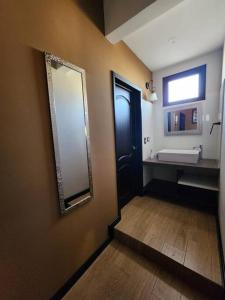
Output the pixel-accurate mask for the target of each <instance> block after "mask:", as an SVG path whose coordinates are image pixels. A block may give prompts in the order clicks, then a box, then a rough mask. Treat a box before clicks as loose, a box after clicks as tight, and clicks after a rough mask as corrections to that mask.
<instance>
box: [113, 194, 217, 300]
mask: <svg viewBox="0 0 225 300" xmlns="http://www.w3.org/2000/svg"><path fill="white" fill-rule="evenodd" d="M116 230H119V231H121V232H124V233H126V234H128V235H130V236H131V237H134V238H135V239H137V240H139V241H141V242H143V243H145V244H146V245H148V246H150V247H152V248H154V249H156V250H157V251H159V252H161V253H163V254H164V255H167V256H168V257H170V258H172V259H173V260H175V261H177V262H178V263H180V264H182V265H184V266H185V267H187V268H189V269H191V270H193V271H195V272H197V273H198V274H200V275H202V276H204V277H206V278H208V279H210V280H212V281H213V282H215V283H217V284H219V285H222V278H221V269H220V259H219V249H218V240H217V230H216V220H215V217H214V216H213V215H210V214H207V213H205V212H200V211H198V210H194V209H191V208H187V207H183V206H179V205H176V204H173V203H170V202H165V201H161V200H159V199H154V198H150V197H135V198H134V199H133V200H132V201H131V202H130V203H128V205H126V206H125V207H124V208H123V209H122V220H121V221H120V223H119V224H118V225H117V226H116ZM174 299H175V298H174Z"/></svg>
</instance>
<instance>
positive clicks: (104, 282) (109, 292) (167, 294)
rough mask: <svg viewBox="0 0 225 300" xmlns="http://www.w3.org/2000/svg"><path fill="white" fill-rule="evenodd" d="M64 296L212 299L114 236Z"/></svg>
mask: <svg viewBox="0 0 225 300" xmlns="http://www.w3.org/2000/svg"><path fill="white" fill-rule="evenodd" d="M63 299H64V300H77V299H79V300H131V299H132V300H134V299H136V300H145V299H146V300H147V299H152V300H159V299H161V300H170V299H171V300H176V299H182V300H185V299H195V300H198V299H202V300H203V299H204V300H207V299H212V298H208V297H207V296H206V295H202V294H200V293H199V292H197V291H196V290H194V289H191V288H190V287H189V286H188V285H186V284H185V283H184V282H182V281H180V280H179V279H178V278H175V277H174V276H172V275H171V274H169V273H167V272H166V271H165V270H163V269H162V268H160V267H159V266H157V265H156V264H154V263H153V262H150V261H148V260H147V259H145V258H144V257H142V256H140V255H138V254H136V253H135V252H133V251H132V250H131V249H129V248H127V247H126V246H124V245H122V244H121V243H120V242H118V241H116V240H114V241H113V242H112V243H111V244H110V245H109V246H108V247H107V248H106V249H105V250H104V252H103V253H102V254H101V255H100V256H99V257H98V258H97V260H96V261H95V262H94V264H93V265H92V266H91V267H90V268H89V269H88V270H87V271H86V273H85V274H84V275H83V276H82V277H81V278H80V280H79V281H78V282H77V283H76V284H75V285H74V286H73V287H72V289H71V290H70V291H69V292H68V293H67V295H66V296H65V297H64V298H63Z"/></svg>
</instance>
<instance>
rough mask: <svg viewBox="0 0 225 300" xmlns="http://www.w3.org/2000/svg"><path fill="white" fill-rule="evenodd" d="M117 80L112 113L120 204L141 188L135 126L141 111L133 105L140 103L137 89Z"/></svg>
mask: <svg viewBox="0 0 225 300" xmlns="http://www.w3.org/2000/svg"><path fill="white" fill-rule="evenodd" d="M116 81H119V80H116ZM119 82H120V83H118V82H115V86H114V115H115V142H116V167H117V191H118V199H119V206H120V207H122V206H124V205H125V204H126V203H127V202H128V201H129V200H130V199H132V198H133V197H134V196H135V195H137V194H138V193H139V192H140V191H139V190H140V182H142V171H141V170H140V168H141V160H140V158H141V157H140V151H141V146H140V143H139V141H140V142H141V127H140V126H138V120H140V119H141V116H139V117H138V118H137V116H138V114H139V113H140V110H138V109H137V105H136V104H137V103H136V101H138V104H139V105H140V98H139V99H138V97H137V95H138V93H135V90H134V89H133V88H132V87H129V86H128V85H127V84H124V85H123V84H121V81H119ZM139 96H140V93H139ZM139 125H140V124H139Z"/></svg>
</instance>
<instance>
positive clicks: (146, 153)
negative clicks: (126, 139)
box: [141, 99, 154, 186]
mask: <svg viewBox="0 0 225 300" xmlns="http://www.w3.org/2000/svg"><path fill="white" fill-rule="evenodd" d="M141 111H142V156H143V160H145V159H147V158H148V157H150V155H151V150H153V144H154V140H153V105H152V104H151V103H150V102H148V101H146V100H144V99H142V101H141ZM145 137H150V141H149V142H148V143H146V144H144V138H145ZM150 180H151V172H150V168H148V167H147V166H144V168H143V181H144V182H143V185H144V186H145V185H146V184H147V183H148V182H149V181H150Z"/></svg>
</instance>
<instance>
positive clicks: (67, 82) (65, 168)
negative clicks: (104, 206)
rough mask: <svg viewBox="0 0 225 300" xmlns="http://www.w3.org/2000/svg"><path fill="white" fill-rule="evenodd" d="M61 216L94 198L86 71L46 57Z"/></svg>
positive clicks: (47, 55) (58, 59)
mask: <svg viewBox="0 0 225 300" xmlns="http://www.w3.org/2000/svg"><path fill="white" fill-rule="evenodd" d="M45 61H46V70H47V79H48V89H49V102H50V112H51V121H52V132H53V141H54V151H55V161H56V173H57V180H58V191H59V200H60V207H61V212H62V213H65V212H66V211H68V210H69V209H71V208H72V207H75V206H77V205H80V204H84V203H85V202H87V201H88V200H90V199H91V197H92V183H91V165H90V151H89V134H88V132H89V130H88V110H87V99H86V83H85V71H84V70H82V69H80V68H78V67H76V66H74V65H72V64H70V63H68V62H65V61H63V60H62V59H60V58H58V57H56V56H53V55H51V54H45Z"/></svg>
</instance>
